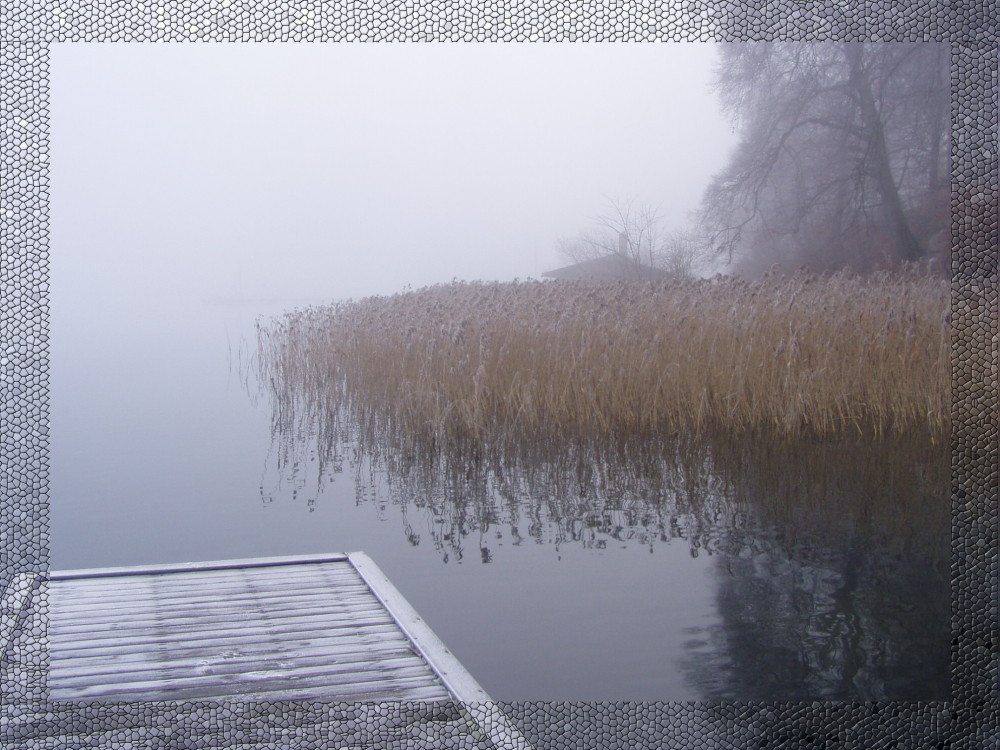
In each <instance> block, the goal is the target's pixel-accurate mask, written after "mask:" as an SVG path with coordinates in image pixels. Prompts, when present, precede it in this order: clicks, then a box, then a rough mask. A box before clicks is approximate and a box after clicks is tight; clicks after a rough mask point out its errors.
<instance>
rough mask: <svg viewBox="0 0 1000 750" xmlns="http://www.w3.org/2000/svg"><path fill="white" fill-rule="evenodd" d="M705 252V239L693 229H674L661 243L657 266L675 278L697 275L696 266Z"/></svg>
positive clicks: (687, 277)
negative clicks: (698, 235) (692, 230)
mask: <svg viewBox="0 0 1000 750" xmlns="http://www.w3.org/2000/svg"><path fill="white" fill-rule="evenodd" d="M704 253H705V250H704V241H703V239H702V238H700V237H697V236H696V235H695V234H694V233H693V232H691V231H674V232H671V233H669V234H668V235H667V237H666V239H665V240H664V241H663V243H662V244H661V245H660V249H659V252H658V253H657V257H656V260H655V266H656V267H657V268H661V269H663V270H664V271H666V272H667V273H669V274H670V275H671V276H673V277H674V278H675V279H690V278H694V276H695V266H696V264H697V262H698V260H699V259H700V258H701V257H703V255H704Z"/></svg>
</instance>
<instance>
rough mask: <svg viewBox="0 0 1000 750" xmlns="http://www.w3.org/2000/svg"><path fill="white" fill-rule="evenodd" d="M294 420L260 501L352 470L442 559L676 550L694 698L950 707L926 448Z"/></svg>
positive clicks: (945, 544)
mask: <svg viewBox="0 0 1000 750" xmlns="http://www.w3.org/2000/svg"><path fill="white" fill-rule="evenodd" d="M293 407H294V404H293V403H291V402H289V401H287V400H286V401H285V402H284V406H283V408H280V409H278V408H276V409H275V419H274V422H273V424H274V436H273V437H274V442H273V455H272V459H273V461H272V466H273V472H272V474H271V475H270V476H269V477H268V478H267V480H266V481H265V483H264V489H263V490H262V491H263V492H264V493H265V499H270V498H271V497H272V496H276V495H282V496H286V495H292V496H293V497H295V498H296V499H298V500H301V501H303V502H307V503H309V504H310V505H315V504H316V503H318V502H322V501H323V488H324V486H326V485H327V484H328V483H329V482H330V481H332V480H333V479H334V477H335V476H336V475H337V474H338V473H341V472H343V471H345V470H350V471H353V472H354V473H355V475H356V476H355V479H356V482H355V484H356V487H357V492H358V502H360V503H370V504H372V505H373V506H374V507H375V508H376V510H377V511H383V510H385V509H386V508H388V507H389V506H390V505H394V506H397V507H398V509H399V511H400V515H401V517H402V519H403V528H402V529H401V530H400V533H401V535H402V536H404V537H405V539H406V540H407V541H408V542H409V543H410V544H413V545H430V546H433V547H434V548H435V549H436V550H437V551H438V553H439V554H440V555H441V559H442V560H443V561H445V562H454V561H462V562H466V563H473V564H479V563H490V562H491V561H492V560H493V559H494V556H495V554H497V551H498V548H499V546H500V545H503V546H504V547H505V549H506V548H509V547H517V546H519V545H525V544H548V545H551V546H552V549H553V554H554V555H558V554H559V550H560V549H561V548H562V547H563V546H565V545H579V546H582V547H585V548H593V549H601V548H605V547H611V546H618V547H620V546H630V545H642V546H645V547H650V548H651V549H652V548H655V546H656V545H658V544H663V543H667V542H674V543H676V541H677V540H682V543H684V544H686V545H687V547H688V549H689V551H690V554H691V555H692V556H693V557H697V556H702V555H707V556H713V557H715V558H716V559H717V563H716V564H715V577H716V580H717V588H716V595H715V596H716V606H717V611H718V612H717V614H718V618H717V620H716V624H715V625H713V626H711V627H707V628H704V629H700V630H696V631H692V632H691V633H690V640H689V642H688V644H687V645H686V653H687V658H686V663H684V664H683V665H682V668H683V669H684V670H685V672H686V673H687V675H688V680H689V682H690V683H692V684H693V685H695V686H696V688H697V690H698V692H699V693H701V694H703V695H704V696H705V697H706V698H713V699H740V700H775V699H782V698H788V699H803V698H816V699H826V700H846V699H858V698H863V699H943V698H947V690H948V684H949V677H948V669H949V610H950V594H949V585H948V563H949V531H948V530H949V517H950V516H949V504H948V499H947V498H948V479H949V459H948V453H947V450H946V448H945V447H944V446H942V445H940V444H938V445H934V444H932V442H931V441H930V439H929V438H928V437H927V436H924V435H910V436H906V437H894V438H885V437H882V438H874V437H867V438H860V437H859V438H850V439H845V440H841V441H839V442H830V441H826V442H815V441H810V440H801V441H798V442H776V441H774V440H770V439H767V438H765V437H764V436H760V435H748V436H743V437H741V438H740V439H729V440H724V439H718V438H712V437H701V438H698V439H693V438H690V437H683V436H671V437H670V438H663V437H662V436H655V435H646V436H633V437H631V438H628V439H604V440H602V441H594V440H589V439H579V440H570V441H562V442H559V443H555V442H552V441H545V440H535V441H533V440H530V439H528V440H524V439H522V440H517V441H515V440H512V441H510V442H509V443H508V444H506V445H502V446H492V447H484V446H482V445H475V446H474V447H470V446H459V445H451V446H441V445H435V446H426V445H414V444H413V443H411V442H409V441H408V439H407V436H405V435H399V434H395V433H394V432H393V429H392V425H391V423H386V422H380V421H377V420H365V419H354V420H351V419H347V418H345V417H344V416H343V415H341V414H337V413H330V412H323V411H322V410H316V409H306V410H303V409H301V408H300V409H298V410H296V409H295V408H293ZM506 554H513V553H512V552H507V553H506Z"/></svg>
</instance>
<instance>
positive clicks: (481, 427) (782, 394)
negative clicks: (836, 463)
mask: <svg viewBox="0 0 1000 750" xmlns="http://www.w3.org/2000/svg"><path fill="white" fill-rule="evenodd" d="M947 306H948V286H947V284H946V283H945V282H942V281H941V280H940V279H935V278H925V277H918V276H898V275H878V276H872V277H865V278H862V277H857V276H852V275H846V274H840V275H834V276H830V277H815V276H798V277H793V278H790V279H789V278H784V279H779V278H771V279H766V280H763V281H760V282H755V283H747V282H743V281H738V280H726V279H721V278H717V279H715V280H699V281H691V282H684V283H681V282H632V281H629V282H624V281H622V282H602V283H593V282H523V283H517V282H514V283H479V282H476V283H453V284H447V285H441V286H434V287H430V288H426V289H421V290H418V291H413V292H405V293H400V294H396V295H394V296H391V297H373V298H368V299H364V300H360V301H352V302H346V303H339V304H334V305H332V306H329V307H321V308H311V309H308V310H305V311H299V312H295V313H291V314H289V315H287V316H285V317H284V318H281V319H278V320H277V321H275V322H274V323H273V324H271V325H269V326H266V327H262V328H261V329H260V340H259V345H260V352H261V362H262V375H263V378H264V380H263V382H264V383H265V384H267V383H270V385H271V386H272V388H273V389H274V390H275V393H276V394H277V399H276V403H278V404H279V405H281V404H284V407H282V408H285V409H291V408H300V409H301V408H305V409H313V410H315V409H321V410H325V411H327V412H328V413H329V412H333V411H337V412H339V413H344V414H345V415H347V416H348V418H349V419H350V421H351V423H352V424H355V425H361V426H362V427H363V428H364V426H365V425H367V426H368V427H373V426H374V425H379V426H380V427H381V429H391V430H392V431H393V432H394V434H396V435H402V436H405V437H404V439H403V440H404V444H403V445H402V446H401V447H402V448H403V449H404V450H406V449H408V448H412V449H414V450H418V452H419V450H420V449H422V448H426V447H427V446H434V445H437V446H439V447H441V446H442V445H443V444H455V443H457V444H462V445H472V446H475V445H488V444H493V445H495V444H497V443H507V444H508V445H509V444H516V443H520V442H522V441H524V440H547V439H550V438H551V439H555V440H563V439H566V438H580V437H590V438H598V439H600V437H601V436H608V435H624V434H636V435H643V434H659V435H664V434H673V433H684V434H697V433H706V432H714V433H718V432H720V431H721V432H723V433H726V434H733V433H736V434H743V433H750V432H753V433H759V432H764V433H766V434H769V435H775V436H784V437H792V438H798V437H801V436H817V437H833V436H843V435H845V434H891V433H902V432H908V431H912V430H916V431H921V432H929V433H930V434H931V435H932V436H935V437H936V438H943V437H944V436H945V435H946V434H947V433H948V430H949V424H948V420H949V409H950V400H949V387H950V363H949V356H948V354H949V327H948V323H947V321H946V311H947ZM304 401H306V402H308V403H304ZM279 418H280V417H279Z"/></svg>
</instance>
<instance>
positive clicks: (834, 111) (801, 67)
mask: <svg viewBox="0 0 1000 750" xmlns="http://www.w3.org/2000/svg"><path fill="white" fill-rule="evenodd" d="M714 86H715V89H716V92H717V94H718V95H719V97H720V99H721V102H722V105H723V109H724V112H725V113H726V114H727V115H728V117H729V118H730V119H731V121H732V123H733V126H734V127H735V128H736V130H737V132H738V135H739V141H738V143H737V145H736V147H735V148H734V150H733V152H732V154H731V156H730V159H729V162H728V164H727V165H726V166H725V167H724V168H723V170H722V171H721V172H719V173H718V174H716V175H715V176H714V177H713V179H712V180H711V182H710V184H709V186H708V188H707V190H706V191H705V193H704V196H703V198H702V201H701V206H700V208H699V210H698V211H697V212H696V213H695V215H694V217H693V220H692V221H691V222H690V225H689V226H687V227H683V228H679V229H673V230H669V231H668V230H667V229H666V228H665V227H664V225H663V222H662V221H661V218H660V215H659V212H658V210H657V209H656V208H655V207H652V206H649V205H645V204H637V203H635V202H633V201H629V200H625V201H615V200H612V201H610V208H609V210H608V211H606V212H605V213H604V214H603V215H602V216H600V217H598V218H597V219H596V221H595V226H594V227H593V228H592V229H591V230H590V231H588V232H584V233H582V234H580V235H579V236H578V237H576V238H574V239H572V240H563V241H561V242H560V243H559V250H560V251H561V253H562V254H563V255H565V256H566V257H568V258H570V259H571V260H574V261H580V260H583V259H586V258H589V257H596V256H598V255H602V254H607V253H610V252H620V253H623V254H625V255H627V256H628V257H630V258H631V259H632V260H633V261H635V262H636V263H639V264H642V265H646V266H653V267H657V268H660V269H663V270H666V271H668V272H670V273H672V274H673V275H675V276H689V275H691V274H692V273H694V272H695V269H696V268H697V266H698V264H699V261H700V260H710V261H715V262H718V261H720V260H722V261H726V262H727V263H728V264H729V266H730V269H731V270H732V271H734V272H736V273H738V274H741V275H745V276H749V277H756V276H759V275H761V274H762V273H764V272H767V271H769V270H775V271H778V272H792V271H794V270H796V269H799V268H802V267H805V268H807V269H809V270H812V271H814V272H824V271H836V270H840V269H848V268H849V269H852V270H854V271H858V272H862V273H865V272H871V271H875V270H889V269H893V268H897V267H899V266H901V265H903V264H914V263H919V264H926V266H927V268H928V269H930V270H934V271H936V272H938V273H946V272H947V262H946V261H947V256H948V252H949V249H950V236H949V231H948V230H949V226H950V214H949V208H950V163H949V158H950V140H949V139H950V125H951V121H950V53H949V50H948V46H947V45H945V44H940V43H927V42H920V43H892V44H886V43H860V42H837V43H801V42H759V43H752V42H748V43H734V44H724V45H721V47H720V62H719V64H718V67H717V69H716V72H715V81H714Z"/></svg>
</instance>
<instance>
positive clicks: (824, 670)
mask: <svg viewBox="0 0 1000 750" xmlns="http://www.w3.org/2000/svg"><path fill="white" fill-rule="evenodd" d="M297 304H301V303H297V302H296V301H276V302H263V303H242V304H235V303H229V304H223V303H217V304H212V303H193V304H190V305H186V306H183V307H182V308H180V309H177V310H169V311H163V310H161V311H159V312H154V311H146V312H143V313H141V314H138V315H137V316H132V317H129V316H122V315H115V314H113V311H110V312H109V313H108V314H107V315H105V316H104V317H102V318H101V317H95V316H90V317H88V316H86V315H80V316H72V315H68V314H57V315H55V316H54V318H53V327H52V368H51V373H52V381H51V382H52V391H51V392H52V415H53V417H52V443H51V444H52V454H51V455H52V459H51V474H50V479H51V511H50V524H51V550H50V552H51V562H52V567H53V568H54V569H62V568H76V567H92V566H110V565H133V564H141V563H159V562H174V561H193V560H210V559H220V558H238V557H256V556H270V555H295V554H307V553H318V552H328V551H350V550H364V551H365V552H367V553H368V554H369V555H371V557H372V558H373V559H374V560H375V561H376V562H377V563H378V564H379V565H380V566H381V567H382V569H383V570H384V571H385V572H386V574H387V575H388V576H389V577H390V578H391V579H392V581H393V582H394V583H395V584H396V586H397V587H398V588H399V589H400V591H402V593H403V594H404V596H406V597H407V599H408V600H409V601H410V602H411V603H412V604H413V606H414V607H415V608H416V609H417V610H418V611H419V612H420V613H421V614H422V615H423V616H424V617H425V618H426V620H427V621H428V623H429V624H430V625H431V627H432V628H433V629H434V631H435V632H436V633H437V634H438V635H439V636H440V637H441V638H442V640H443V641H444V642H445V643H446V644H447V645H448V647H449V648H451V649H452V650H453V651H454V653H455V654H456V655H457V656H458V658H459V659H460V660H461V661H462V663H463V664H465V665H466V666H467V667H468V669H469V670H470V671H471V672H472V674H473V675H474V676H475V677H476V678H477V679H478V680H479V681H480V682H481V684H482V685H483V686H484V688H485V689H486V690H487V692H489V693H490V694H491V695H492V696H493V697H494V698H496V699H498V700H665V701H680V700H697V699H743V700H781V699H828V700H851V699H861V700H871V699H893V700H895V699H906V700H911V699H946V698H947V697H948V694H949V638H950V635H949V617H950V615H949V612H950V592H949V585H948V566H949V563H950V560H949V541H950V532H949V518H950V516H949V508H948V499H947V481H948V472H947V467H948V459H947V455H946V453H945V452H944V450H943V449H941V448H938V449H935V450H930V449H927V448H925V447H922V446H921V445H919V444H918V445H916V446H906V445H872V444H866V445H862V446H809V445H804V446H796V447H790V446H785V447H769V446H766V445H759V444H753V443H748V444H746V445H742V446H740V445H735V446H722V445H718V444H716V445H713V446H709V447H704V448H703V447H692V448H691V449H690V450H689V451H688V452H686V453H685V454H684V457H683V460H678V456H677V453H676V450H675V447H674V446H668V445H663V446H645V447H642V448H639V449H637V450H636V451H635V452H634V453H632V454H629V453H626V454H625V458H623V459H622V460H617V461H610V460H609V461H605V462H596V461H588V460H587V457H586V456H581V457H577V458H576V459H574V460H568V459H567V458H566V457H563V458H561V459H560V458H559V457H558V456H556V457H551V456H550V457H541V458H539V459H538V460H537V461H536V462H535V463H533V464H532V463H531V462H528V463H525V464H524V465H523V466H521V467H510V469H509V471H505V470H503V467H499V469H498V470H496V471H490V470H489V467H485V468H482V467H481V468H480V469H479V470H477V471H472V472H465V473H462V472H461V471H456V472H452V473H451V474H448V475H436V474H435V473H434V472H433V471H431V472H428V471H422V470H421V469H420V467H405V466H400V465H396V464H395V463H394V462H393V460H392V457H391V456H389V457H387V458H386V461H382V462H380V461H378V460H375V461H373V460H372V459H371V456H370V455H369V454H368V453H366V452H365V451H358V450H356V448H352V445H351V443H350V442H349V441H347V442H344V443H341V442H340V441H339V440H338V439H334V440H333V441H332V442H331V443H329V444H327V443H325V442H322V441H318V440H317V437H316V435H315V434H312V433H311V431H310V429H309V428H308V425H303V424H301V423H287V424H283V425H281V424H279V426H278V428H275V425H274V423H273V422H272V414H271V403H270V401H269V400H268V398H267V397H266V395H264V394H262V393H260V392H259V389H258V388H256V387H255V386H254V385H253V383H249V384H248V383H247V382H245V377H244V376H245V374H246V373H247V371H248V369H252V361H251V359H250V358H251V357H252V355H253V352H254V347H255V333H254V320H255V319H256V318H257V316H259V315H265V316H270V315H276V314H279V313H281V312H282V311H284V310H287V309H290V308H293V307H295V306H296V305H297ZM57 312H58V311H57ZM119 312H121V311H119ZM248 385H249V387H247V386H248ZM334 437H336V436H334ZM543 459H544V460H543Z"/></svg>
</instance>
